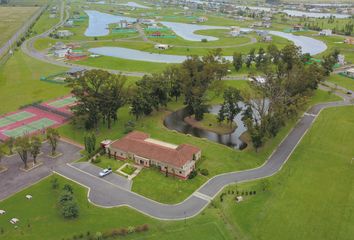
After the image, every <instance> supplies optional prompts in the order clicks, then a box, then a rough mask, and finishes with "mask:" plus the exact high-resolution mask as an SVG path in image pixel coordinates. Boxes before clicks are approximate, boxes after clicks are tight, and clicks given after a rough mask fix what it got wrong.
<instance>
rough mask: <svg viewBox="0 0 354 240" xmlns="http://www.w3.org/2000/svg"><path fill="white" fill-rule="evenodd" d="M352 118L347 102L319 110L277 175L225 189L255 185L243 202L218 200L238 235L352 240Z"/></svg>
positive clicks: (353, 185)
mask: <svg viewBox="0 0 354 240" xmlns="http://www.w3.org/2000/svg"><path fill="white" fill-rule="evenodd" d="M353 119H354V107H353V106H351V107H340V108H331V109H327V110H324V111H323V112H322V113H321V114H320V116H319V117H318V119H317V121H316V122H315V124H314V125H313V127H312V129H311V130H310V131H309V132H308V134H307V135H306V136H305V137H304V138H303V140H302V141H301V143H300V145H299V146H298V147H297V148H296V150H295V151H294V153H293V155H292V156H291V157H290V159H289V161H288V162H287V163H286V165H285V167H284V168H283V169H282V170H281V172H280V173H279V174H277V175H275V176H274V177H272V178H269V179H266V180H260V181H257V182H254V183H248V184H241V185H238V186H237V187H236V186H232V187H230V188H228V189H233V190H235V189H236V188H237V189H239V191H240V192H241V191H243V190H257V194H256V195H255V196H252V197H247V198H248V199H247V200H246V201H245V202H243V203H240V204H235V202H234V200H233V197H231V196H227V197H226V198H225V199H226V201H224V203H222V204H221V207H222V209H223V212H224V213H225V215H226V218H227V219H228V220H229V221H231V222H233V224H235V225H236V226H238V227H239V228H240V231H241V232H243V234H244V238H247V239H272V240H277V239H282V240H283V239H288V240H290V239H314V240H316V239H326V240H331V239H341V240H349V239H352V237H353V235H354V226H353V224H352V223H353V222H354V211H353V210H354V205H353V204H352V203H353V202H354V178H353V177H352V176H353V173H354V165H353V164H350V160H351V159H352V157H353V156H354V148H353V144H354V137H353V136H354V122H353ZM263 186H267V187H266V189H267V190H266V191H265V192H263V191H262V189H263ZM223 192H227V190H225V191H223ZM279 226H281V227H279Z"/></svg>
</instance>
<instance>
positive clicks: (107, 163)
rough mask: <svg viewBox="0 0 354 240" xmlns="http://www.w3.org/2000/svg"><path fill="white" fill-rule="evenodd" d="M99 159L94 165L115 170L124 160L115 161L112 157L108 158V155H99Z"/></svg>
mask: <svg viewBox="0 0 354 240" xmlns="http://www.w3.org/2000/svg"><path fill="white" fill-rule="evenodd" d="M99 159H100V160H101V161H100V162H99V163H94V164H95V165H96V166H98V167H100V168H109V167H110V168H112V171H113V172H115V171H116V170H117V169H118V168H120V167H121V166H123V164H124V163H125V162H123V161H117V160H114V159H113V158H108V156H106V155H104V156H100V157H99Z"/></svg>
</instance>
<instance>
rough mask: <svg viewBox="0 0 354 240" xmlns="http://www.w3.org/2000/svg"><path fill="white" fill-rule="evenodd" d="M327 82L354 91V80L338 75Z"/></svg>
mask: <svg viewBox="0 0 354 240" xmlns="http://www.w3.org/2000/svg"><path fill="white" fill-rule="evenodd" d="M327 81H329V82H331V83H334V84H337V85H338V86H341V87H344V88H346V89H349V90H352V91H354V79H351V78H348V77H344V76H341V75H338V74H333V75H331V76H330V77H329V78H328V79H327Z"/></svg>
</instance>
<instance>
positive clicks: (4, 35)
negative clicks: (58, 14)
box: [0, 6, 38, 46]
mask: <svg viewBox="0 0 354 240" xmlns="http://www.w3.org/2000/svg"><path fill="white" fill-rule="evenodd" d="M37 10H38V7H3V6H0V33H1V34H0V46H2V45H3V44H4V43H5V42H6V41H7V40H9V39H10V38H11V37H12V36H13V35H14V34H15V33H16V32H17V31H18V30H19V29H20V28H21V27H22V25H23V24H24V23H25V22H26V21H27V20H28V19H29V18H30V17H31V16H32V15H33V14H34V13H35V12H36V11H37Z"/></svg>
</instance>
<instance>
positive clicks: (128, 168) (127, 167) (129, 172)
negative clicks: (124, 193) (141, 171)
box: [121, 165, 137, 175]
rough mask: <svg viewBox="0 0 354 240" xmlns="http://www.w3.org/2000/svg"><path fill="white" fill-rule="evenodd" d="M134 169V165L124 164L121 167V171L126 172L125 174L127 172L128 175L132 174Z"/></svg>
mask: <svg viewBox="0 0 354 240" xmlns="http://www.w3.org/2000/svg"><path fill="white" fill-rule="evenodd" d="M136 169H137V168H136V167H134V166H131V165H126V166H125V167H124V168H122V170H121V171H122V172H124V173H126V174H128V175H132V174H133V173H134V172H135V170H136Z"/></svg>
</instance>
